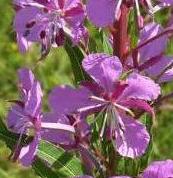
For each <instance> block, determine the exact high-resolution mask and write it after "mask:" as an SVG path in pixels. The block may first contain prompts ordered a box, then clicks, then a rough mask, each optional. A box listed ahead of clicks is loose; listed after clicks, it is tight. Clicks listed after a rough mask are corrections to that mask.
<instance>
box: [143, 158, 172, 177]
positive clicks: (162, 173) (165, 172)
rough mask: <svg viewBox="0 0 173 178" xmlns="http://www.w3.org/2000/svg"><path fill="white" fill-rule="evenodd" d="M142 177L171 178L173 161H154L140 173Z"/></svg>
mask: <svg viewBox="0 0 173 178" xmlns="http://www.w3.org/2000/svg"><path fill="white" fill-rule="evenodd" d="M141 177H142V178H171V177H173V161H172V160H166V161H155V162H153V163H151V164H150V165H149V166H148V167H147V168H146V169H145V170H144V172H143V174H142V175H141Z"/></svg>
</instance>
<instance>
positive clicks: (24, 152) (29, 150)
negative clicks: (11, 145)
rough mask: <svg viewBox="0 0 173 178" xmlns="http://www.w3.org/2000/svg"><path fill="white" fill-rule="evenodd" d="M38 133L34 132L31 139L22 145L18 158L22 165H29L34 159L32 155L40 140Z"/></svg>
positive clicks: (34, 153)
mask: <svg viewBox="0 0 173 178" xmlns="http://www.w3.org/2000/svg"><path fill="white" fill-rule="evenodd" d="M40 139H41V138H40V135H39V134H36V135H35V136H34V139H33V141H32V142H31V143H30V144H29V145H27V146H25V147H23V148H22V149H21V151H20V155H19V160H20V162H21V163H22V165H23V166H26V167H27V166H30V165H31V164H32V162H33V161H34V157H35V155H36V153H37V149H38V144H39V141H40Z"/></svg>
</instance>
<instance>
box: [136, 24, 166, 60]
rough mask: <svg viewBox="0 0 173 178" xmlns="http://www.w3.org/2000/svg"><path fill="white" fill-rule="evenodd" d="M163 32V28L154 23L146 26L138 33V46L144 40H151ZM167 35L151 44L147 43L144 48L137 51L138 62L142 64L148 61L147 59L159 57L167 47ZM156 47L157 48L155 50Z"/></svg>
mask: <svg viewBox="0 0 173 178" xmlns="http://www.w3.org/2000/svg"><path fill="white" fill-rule="evenodd" d="M162 31H163V28H162V27H161V26H160V25H159V24H156V23H154V22H152V23H150V24H148V25H146V26H145V27H144V28H143V29H142V30H141V32H140V42H139V45H140V44H141V43H143V42H145V41H146V40H148V39H150V38H153V37H154V36H156V35H158V34H160V33H161V32H162ZM167 39H168V37H167V35H164V36H162V37H160V38H158V39H156V40H154V41H152V42H151V43H148V44H147V45H145V46H144V47H142V48H141V49H140V50H139V53H140V60H141V62H144V61H146V60H148V59H149V58H152V57H154V56H157V55H160V54H161V53H163V51H164V50H165V48H166V46H167ZM156 46H157V48H156Z"/></svg>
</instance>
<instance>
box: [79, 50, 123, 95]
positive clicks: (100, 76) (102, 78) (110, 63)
mask: <svg viewBox="0 0 173 178" xmlns="http://www.w3.org/2000/svg"><path fill="white" fill-rule="evenodd" d="M82 65H83V68H84V69H85V71H86V72H87V73H88V74H89V75H90V76H91V77H92V78H93V79H94V80H95V81H96V82H97V83H98V84H99V85H100V86H102V87H103V88H104V89H105V90H106V91H107V92H111V91H113V89H114V86H115V83H116V82H117V80H118V79H119V77H120V75H121V73H122V64H121V62H120V60H119V59H118V57H116V56H109V55H107V54H103V53H100V54H99V53H97V54H90V55H89V56H87V57H86V58H84V60H83V63H82Z"/></svg>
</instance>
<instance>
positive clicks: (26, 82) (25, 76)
mask: <svg viewBox="0 0 173 178" xmlns="http://www.w3.org/2000/svg"><path fill="white" fill-rule="evenodd" d="M18 75H19V87H20V88H21V89H24V90H25V91H26V92H28V91H29V90H30V89H31V88H32V85H33V83H34V80H35V78H34V74H33V73H32V71H31V70H29V69H27V68H22V69H20V70H18Z"/></svg>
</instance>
